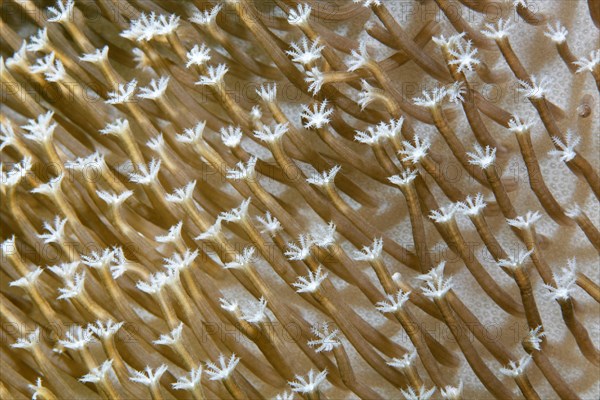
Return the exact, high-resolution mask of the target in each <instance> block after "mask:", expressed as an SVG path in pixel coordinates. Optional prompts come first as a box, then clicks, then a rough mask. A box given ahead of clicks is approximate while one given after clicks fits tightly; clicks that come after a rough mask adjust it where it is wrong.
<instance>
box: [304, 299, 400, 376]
mask: <svg viewBox="0 0 600 400" xmlns="http://www.w3.org/2000/svg"><path fill="white" fill-rule="evenodd" d="M311 294H312V296H313V297H314V298H315V300H317V301H318V302H319V303H320V304H321V305H322V306H323V308H324V309H325V310H327V313H328V314H329V316H330V317H331V318H332V319H333V320H334V321H335V324H336V325H337V326H338V327H339V328H340V330H341V331H342V333H343V334H344V336H346V338H347V339H348V341H349V342H350V343H352V345H353V346H354V348H355V349H356V350H357V352H358V353H359V354H360V355H361V356H362V358H363V359H364V360H365V361H366V362H367V364H369V365H370V366H371V368H373V369H374V370H375V371H377V372H378V373H379V374H380V375H381V376H382V377H383V378H384V379H386V380H387V381H388V382H390V383H391V384H392V385H397V384H398V383H400V384H401V385H402V386H404V385H405V383H404V379H403V377H402V375H400V374H399V373H397V372H396V371H394V370H392V369H391V368H389V367H388V366H387V365H386V363H385V361H384V360H383V359H382V358H381V356H380V355H379V354H377V353H376V352H375V351H374V349H373V348H372V347H370V346H368V345H367V344H366V343H365V342H364V338H363V337H362V336H361V335H360V334H359V333H358V332H357V331H356V329H355V328H354V327H353V326H352V324H351V321H349V320H347V319H345V318H342V314H341V313H340V310H339V308H338V307H337V305H336V304H335V303H333V302H332V301H331V300H330V299H329V298H328V297H327V296H326V295H325V294H324V293H322V292H321V290H320V289H317V291H315V292H312V293H311Z"/></svg>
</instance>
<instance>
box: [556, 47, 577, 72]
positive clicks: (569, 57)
mask: <svg viewBox="0 0 600 400" xmlns="http://www.w3.org/2000/svg"><path fill="white" fill-rule="evenodd" d="M555 44H556V51H558V55H559V56H560V58H562V60H563V61H564V62H565V64H566V66H567V68H569V71H571V73H572V74H574V73H575V72H576V71H577V66H576V65H575V64H573V63H574V62H575V61H577V57H575V55H574V54H573V52H571V49H570V48H569V44H568V43H567V41H566V40H564V41H562V42H556V43H555Z"/></svg>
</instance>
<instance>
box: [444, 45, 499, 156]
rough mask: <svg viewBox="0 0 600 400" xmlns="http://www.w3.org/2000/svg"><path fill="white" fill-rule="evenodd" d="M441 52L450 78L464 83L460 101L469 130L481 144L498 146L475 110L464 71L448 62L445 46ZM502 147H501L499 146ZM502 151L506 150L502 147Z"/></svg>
mask: <svg viewBox="0 0 600 400" xmlns="http://www.w3.org/2000/svg"><path fill="white" fill-rule="evenodd" d="M442 53H443V55H444V59H445V60H446V64H447V65H448V70H449V71H450V75H452V79H454V81H455V82H461V83H462V85H464V89H465V99H464V101H461V105H462V108H463V110H464V112H465V115H466V117H467V120H468V121H469V125H470V126H471V130H472V131H473V134H474V135H475V138H476V139H477V141H478V142H479V144H481V145H482V146H490V147H495V148H499V147H500V146H499V143H498V141H497V140H496V139H495V138H493V137H492V135H491V134H490V132H489V131H488V129H487V127H486V126H485V123H484V122H483V120H482V119H481V115H480V114H479V111H478V110H477V107H476V105H475V95H474V90H473V89H471V86H470V85H469V81H468V80H467V77H466V75H465V73H464V72H462V71H461V72H459V71H458V67H457V66H456V65H451V64H449V62H450V61H452V59H453V58H452V55H451V54H450V53H449V52H448V48H447V46H443V49H442ZM500 148H502V149H503V147H500ZM504 151H506V150H505V149H504Z"/></svg>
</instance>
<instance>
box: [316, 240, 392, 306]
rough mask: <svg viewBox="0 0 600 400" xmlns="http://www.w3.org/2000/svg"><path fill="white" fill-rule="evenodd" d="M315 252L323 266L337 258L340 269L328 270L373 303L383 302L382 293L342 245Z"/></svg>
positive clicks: (333, 267)
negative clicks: (357, 289)
mask: <svg viewBox="0 0 600 400" xmlns="http://www.w3.org/2000/svg"><path fill="white" fill-rule="evenodd" d="M315 252H316V254H315V256H316V257H317V259H318V260H319V261H320V262H321V263H322V264H326V263H327V262H328V261H329V262H330V261H331V258H332V257H333V258H335V260H336V263H335V264H339V268H337V267H336V266H330V265H328V268H329V269H330V270H331V271H332V272H333V273H335V274H336V275H337V276H338V277H340V278H341V279H343V280H345V281H346V282H348V283H349V284H351V285H354V286H356V287H358V288H359V290H360V291H361V292H363V293H364V295H365V296H366V297H367V299H369V301H370V302H371V303H377V302H378V301H379V300H381V297H382V293H381V291H380V290H379V289H378V288H377V287H376V286H375V285H374V284H373V283H372V282H371V280H369V279H367V277H366V275H365V274H364V273H363V272H362V271H360V270H359V269H358V265H357V264H356V262H355V261H354V260H352V259H351V258H350V257H349V256H348V255H347V254H346V252H345V251H344V249H343V248H342V247H341V246H340V245H338V244H337V243H333V244H331V245H330V246H329V248H328V249H315Z"/></svg>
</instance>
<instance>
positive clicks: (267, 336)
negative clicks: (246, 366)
mask: <svg viewBox="0 0 600 400" xmlns="http://www.w3.org/2000/svg"><path fill="white" fill-rule="evenodd" d="M235 317H236V324H237V325H238V326H239V329H240V330H241V331H242V332H243V333H244V334H245V335H246V336H247V337H248V339H250V340H251V341H252V342H254V343H255V344H256V346H257V347H258V348H259V349H260V351H261V352H262V353H263V354H264V356H265V358H266V359H267V360H268V361H269V364H271V365H272V366H273V368H275V371H276V372H277V374H279V376H281V377H282V378H283V379H285V380H286V381H288V382H289V381H292V380H294V373H293V372H292V369H291V368H290V365H288V361H287V360H286V359H285V358H284V355H283V354H281V352H280V351H279V349H278V348H277V346H276V344H275V340H276V338H273V333H274V332H273V330H272V329H271V328H270V326H273V324H272V323H271V321H267V322H266V324H265V323H263V322H259V323H258V324H257V325H258V326H254V325H253V324H251V323H249V322H247V321H245V320H243V319H242V318H241V315H240V313H239V311H238V312H237V313H236V315H235Z"/></svg>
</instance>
